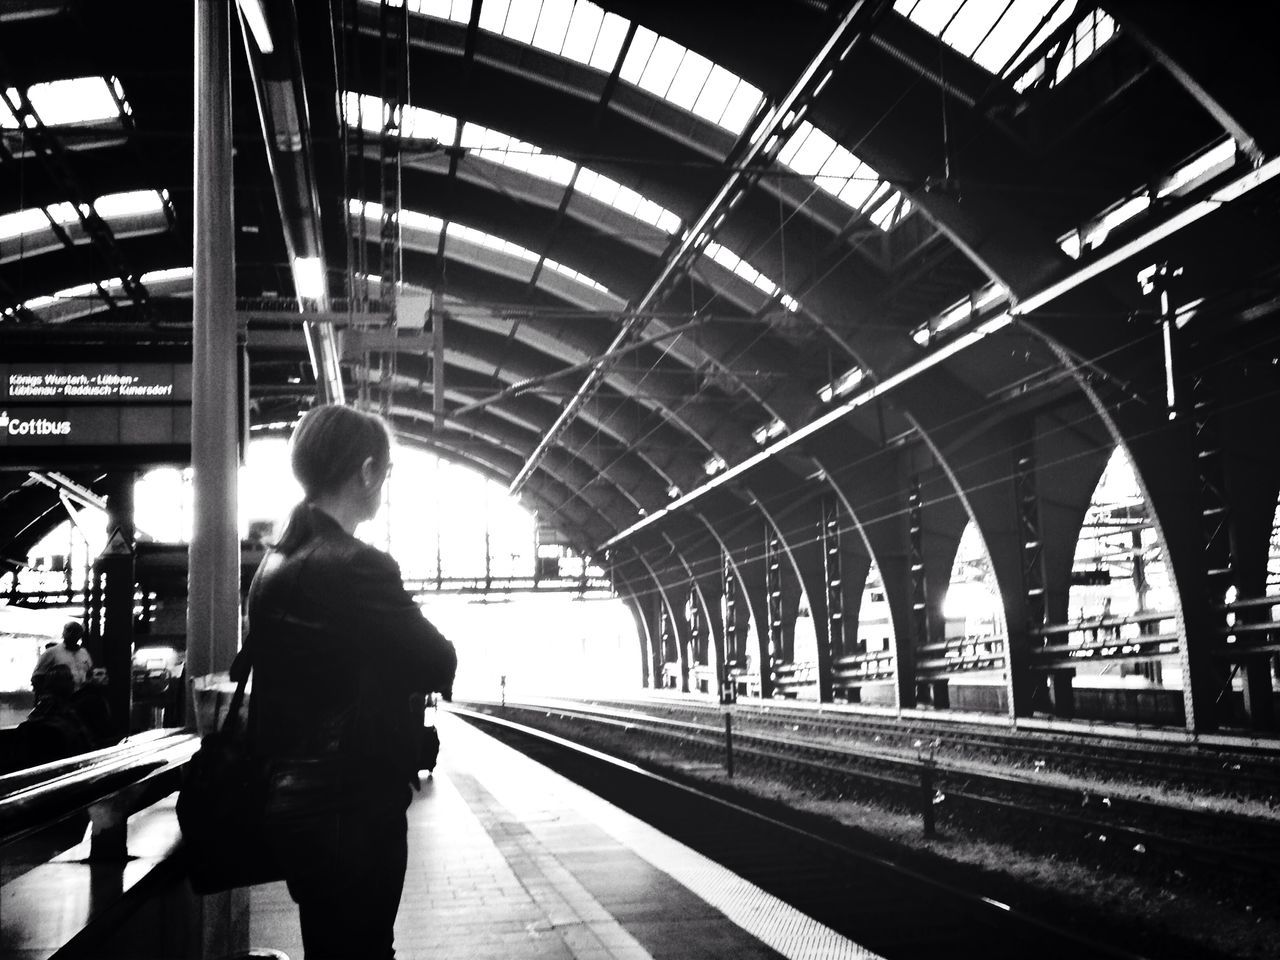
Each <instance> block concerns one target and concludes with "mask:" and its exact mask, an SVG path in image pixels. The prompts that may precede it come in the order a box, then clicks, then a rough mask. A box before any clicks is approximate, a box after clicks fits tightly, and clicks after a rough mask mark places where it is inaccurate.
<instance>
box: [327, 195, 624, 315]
mask: <svg viewBox="0 0 1280 960" xmlns="http://www.w3.org/2000/svg"><path fill="white" fill-rule="evenodd" d="M347 209H348V210H350V211H351V214H352V216H357V217H358V216H360V214H361V212H362V211H363V213H364V215H365V217H366V218H367V219H370V220H381V219H382V205H381V204H379V203H363V204H362V203H361V202H360V201H359V200H355V199H352V200H348V201H347ZM400 223H401V224H402V225H403V226H405V227H409V228H411V229H415V230H422V231H424V232H427V233H435V234H439V233H440V232H441V231H442V230H444V228H445V223H444V221H443V220H441V219H440V218H439V217H433V216H432V215H431V214H429V213H422V212H420V211H417V210H402V211H401V212H400ZM448 235H449V237H450V238H452V239H457V240H462V241H465V242H467V243H472V244H475V245H476V246H479V247H484V248H485V249H487V250H495V251H497V252H498V253H502V254H505V255H506V256H509V257H514V258H515V259H517V260H522V261H525V262H527V263H537V262H538V261H539V260H542V264H543V267H545V268H546V269H548V270H552V271H554V272H555V273H558V274H561V275H563V276H566V277H568V278H570V279H571V280H575V281H577V282H578V283H581V284H583V285H584V286H588V287H590V288H591V289H593V290H599V291H600V292H601V293H607V294H609V295H610V296H612V295H613V293H612V291H610V290H609V288H608V287H606V286H604V285H603V284H602V283H600V282H598V281H596V280H594V279H592V278H591V277H589V276H587V275H586V274H584V273H581V272H579V271H577V270H574V269H573V268H571V267H566V266H565V265H564V264H562V263H559V262H558V261H555V260H551V259H545V258H542V257H539V256H538V254H536V253H534V252H533V251H532V250H529V249H527V248H526V247H522V246H520V245H519V244H516V243H512V242H511V241H510V240H504V239H503V238H502V237H496V236H494V235H493V234H491V233H485V232H484V231H483V230H477V229H476V228H475V227H469V226H467V225H466V224H465V223H459V222H458V221H456V220H451V221H449V232H448Z"/></svg>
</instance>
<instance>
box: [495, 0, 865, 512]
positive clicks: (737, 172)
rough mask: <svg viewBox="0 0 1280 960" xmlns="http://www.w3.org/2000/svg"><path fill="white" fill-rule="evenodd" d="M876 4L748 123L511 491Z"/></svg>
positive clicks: (860, 1)
mask: <svg viewBox="0 0 1280 960" xmlns="http://www.w3.org/2000/svg"><path fill="white" fill-rule="evenodd" d="M872 6H875V7H876V8H877V10H879V9H882V8H883V6H884V4H883V3H879V2H873V0H854V2H853V3H852V4H850V5H849V6H848V8H847V9H846V11H845V13H844V14H843V15H842V16H841V17H840V19H839V22H838V23H837V25H836V27H835V29H834V30H833V31H832V33H831V35H830V36H829V37H828V38H827V40H826V42H825V43H824V44H823V45H822V47H821V48H820V49H819V50H818V52H817V54H815V56H814V57H813V58H812V59H811V60H810V61H809V63H808V64H807V65H806V66H805V68H804V69H803V70H802V71H801V72H800V75H799V77H798V78H797V79H796V81H795V82H794V83H793V84H792V85H791V88H790V90H788V91H787V93H786V95H785V96H783V97H782V99H781V100H779V101H778V102H777V103H776V104H774V106H773V107H772V108H771V109H769V110H766V111H764V112H763V113H761V114H759V115H758V116H757V117H756V119H755V120H754V121H753V122H752V123H750V124H749V125H748V126H747V129H746V130H745V131H744V132H743V134H742V136H741V137H740V138H739V140H738V143H737V144H736V145H735V147H734V149H733V150H732V151H730V153H729V156H728V157H726V158H725V166H726V167H728V168H730V169H731V170H732V172H731V173H730V175H729V177H728V178H727V179H726V180H725V182H724V184H723V185H722V186H721V187H720V189H719V190H718V191H717V192H716V195H715V197H714V198H713V199H712V200H711V202H710V203H709V204H708V205H707V206H706V208H705V209H704V210H703V211H702V213H701V214H700V215H699V216H698V217H697V218H696V219H695V220H694V221H693V224H692V225H691V226H689V227H687V228H686V229H685V230H684V231H683V233H682V234H681V235H680V236H679V238H678V240H677V241H676V242H675V244H674V246H673V247H672V248H671V249H670V250H669V251H668V252H667V253H666V255H665V256H664V257H663V262H662V266H661V267H660V268H659V270H658V276H657V277H656V278H655V279H654V281H653V282H652V283H651V284H650V285H649V288H648V289H647V290H646V291H645V293H644V294H643V295H642V296H641V297H640V298H639V299H638V300H636V301H634V302H632V303H630V304H628V307H627V310H626V313H625V314H624V319H623V322H622V329H621V330H619V331H618V333H617V335H616V336H615V337H614V338H613V341H612V342H611V343H610V344H609V346H608V348H607V349H606V350H605V352H604V353H603V354H602V355H601V356H600V358H599V359H598V360H597V361H596V363H595V364H594V365H593V366H592V368H591V372H590V373H589V374H588V375H587V378H586V380H585V381H583V383H582V386H580V387H579V388H578V390H577V392H576V393H575V394H574V395H573V397H572V398H571V399H570V401H569V403H568V404H566V405H565V408H564V410H563V411H561V413H560V416H559V417H558V418H557V420H556V422H555V423H554V424H553V425H552V427H551V429H550V430H549V431H547V433H546V435H545V436H544V437H543V438H542V439H541V440H540V441H539V442H538V446H537V447H536V448H535V449H534V451H533V453H531V454H530V455H529V459H528V460H527V461H525V464H524V466H523V467H521V468H520V471H519V472H518V473H517V474H516V475H515V477H514V478H513V479H512V481H511V485H510V487H509V488H508V489H509V492H510V493H511V494H513V495H514V494H516V493H518V492H519V490H520V488H521V487H522V486H523V485H524V484H525V482H526V481H527V480H528V479H529V476H530V474H532V473H533V471H534V470H536V469H537V468H538V464H539V463H540V462H541V461H542V458H543V457H545V456H546V454H547V451H548V450H549V449H550V448H551V447H552V446H553V445H554V444H555V443H556V442H557V441H558V440H559V438H560V435H561V434H562V433H563V432H564V429H565V427H566V426H567V425H568V424H569V423H570V422H571V421H572V420H573V419H574V418H575V417H576V416H577V415H578V411H579V410H581V409H582V407H583V406H584V405H585V404H586V403H587V402H588V401H589V400H590V399H591V397H592V396H593V395H594V394H595V391H596V389H597V388H598V387H599V385H600V383H601V381H602V380H603V379H604V376H605V373H606V372H607V371H608V369H609V368H610V367H611V366H612V365H613V363H614V362H615V357H616V356H617V354H618V353H619V352H620V351H621V350H622V349H623V347H624V346H625V345H626V343H627V341H628V340H629V339H630V338H631V337H632V336H633V335H634V334H636V333H638V332H639V331H640V330H641V329H643V327H644V326H645V324H646V323H647V322H648V318H647V317H645V316H644V314H645V312H646V311H648V310H649V309H650V308H651V307H652V306H654V305H655V304H656V303H658V302H659V301H660V300H661V298H662V297H663V296H665V294H666V293H668V292H669V291H670V289H671V287H672V286H673V285H674V284H675V283H677V282H679V280H680V279H681V278H682V277H683V276H684V275H685V273H686V272H687V271H688V270H689V268H690V267H691V266H692V265H693V263H694V262H695V261H696V260H697V259H698V258H699V257H700V256H702V253H703V251H704V250H705V249H706V247H707V244H708V243H709V242H710V241H711V238H712V236H713V235H714V233H715V232H716V230H718V229H719V228H720V225H721V224H722V223H723V222H724V219H725V217H726V216H728V214H729V212H730V211H731V210H732V209H733V208H734V206H736V205H737V203H738V201H740V200H741V199H742V198H743V197H744V196H745V195H746V194H747V192H748V191H750V190H751V188H752V187H753V186H754V185H755V183H756V181H757V180H758V179H759V177H760V175H761V174H762V173H763V172H765V171H766V170H767V169H768V168H769V166H770V165H771V164H772V162H773V160H774V159H775V158H776V157H777V155H778V153H779V152H780V151H781V150H782V147H783V146H784V145H785V144H786V142H787V140H788V138H789V136H790V134H791V132H792V131H794V130H795V129H796V128H797V127H798V125H799V124H800V123H801V121H802V120H803V118H804V116H805V114H806V113H807V111H808V107H809V105H810V103H811V102H812V100H813V98H814V96H816V93H817V91H818V90H820V89H821V88H822V86H823V85H825V83H826V82H827V80H828V79H829V78H830V76H831V74H832V73H834V72H835V70H836V68H837V67H838V66H839V63H840V62H841V61H843V60H844V58H845V57H846V56H848V54H849V52H850V51H851V50H852V48H853V45H854V44H855V43H856V42H857V41H858V40H859V39H860V38H862V37H863V36H866V35H867V34H868V32H869V31H868V30H867V27H868V26H869V25H870V24H873V23H874V22H875V17H871V18H869V19H868V17H867V16H866V13H865V11H866V10H867V8H869V7H872Z"/></svg>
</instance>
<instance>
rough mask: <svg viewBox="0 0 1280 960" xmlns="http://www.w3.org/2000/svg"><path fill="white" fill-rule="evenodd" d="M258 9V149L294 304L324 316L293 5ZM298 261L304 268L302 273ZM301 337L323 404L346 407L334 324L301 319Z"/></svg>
mask: <svg viewBox="0 0 1280 960" xmlns="http://www.w3.org/2000/svg"><path fill="white" fill-rule="evenodd" d="M262 6H263V9H264V14H265V16H266V21H267V36H268V37H269V42H268V43H266V46H265V47H264V46H263V44H264V38H258V37H255V35H254V33H253V31H252V29H251V28H250V25H249V24H248V23H247V22H245V19H244V17H243V13H242V15H241V27H242V31H241V32H242V33H243V35H244V46H245V55H246V57H247V59H248V61H249V72H250V73H251V74H252V76H253V88H254V93H255V95H256V99H257V104H258V116H259V118H260V120H261V124H262V139H263V145H264V146H265V148H266V151H267V165H268V166H269V167H270V169H271V181H272V183H273V185H274V186H275V193H276V205H277V207H278V208H279V211H280V221H281V226H282V228H283V232H284V241H285V247H286V249H287V253H288V256H289V263H290V265H291V267H292V268H293V276H294V285H295V288H299V287H302V289H295V292H296V293H297V294H298V299H299V307H302V308H305V306H306V304H307V303H311V304H314V306H315V309H316V310H317V311H319V312H322V313H323V312H325V311H327V310H328V309H329V290H328V274H327V269H326V259H325V250H324V233H323V231H322V229H321V223H320V200H319V193H318V190H317V188H316V174H315V162H314V147H313V145H312V142H311V122H310V118H309V113H308V107H307V92H306V84H305V81H304V75H303V72H302V53H301V50H300V49H299V42H298V24H297V20H296V17H295V14H294V9H293V4H292V3H264V4H263V5H262ZM299 261H302V262H303V263H304V264H306V265H307V266H306V267H305V268H300V267H299ZM302 269H305V270H307V271H308V272H309V275H310V276H311V277H315V276H316V275H317V274H318V276H319V285H318V287H317V288H315V289H306V287H305V285H304V284H303V283H300V281H299V277H300V275H301V273H302ZM304 301H306V302H305V303H304ZM303 332H304V335H305V337H306V341H307V354H308V355H309V356H310V358H311V366H312V368H313V369H314V370H315V378H316V385H317V386H318V388H319V390H320V399H321V400H322V401H323V402H325V403H342V402H344V401H345V399H346V396H345V391H344V389H343V386H342V367H341V355H340V352H339V349H338V342H337V334H336V333H335V331H334V328H333V326H332V324H329V323H324V322H317V321H306V322H305V323H304V326H303Z"/></svg>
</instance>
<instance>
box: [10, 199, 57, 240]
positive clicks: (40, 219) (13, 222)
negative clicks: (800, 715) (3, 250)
mask: <svg viewBox="0 0 1280 960" xmlns="http://www.w3.org/2000/svg"><path fill="white" fill-rule="evenodd" d="M48 226H49V218H48V217H46V216H45V212H44V208H42V207H27V208H26V209H25V210H18V211H16V212H14V213H6V214H4V215H3V216H0V240H12V239H14V238H15V237H21V236H23V235H24V234H28V233H35V232H36V231H37V230H43V229H45V228H46V227H48Z"/></svg>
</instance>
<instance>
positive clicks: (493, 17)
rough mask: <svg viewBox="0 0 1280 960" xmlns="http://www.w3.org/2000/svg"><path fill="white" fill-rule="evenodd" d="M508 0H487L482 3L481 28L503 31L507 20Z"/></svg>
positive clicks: (497, 31) (491, 31) (492, 31)
mask: <svg viewBox="0 0 1280 960" xmlns="http://www.w3.org/2000/svg"><path fill="white" fill-rule="evenodd" d="M507 6H508V4H507V0H485V2H484V3H483V4H481V5H480V29H481V30H488V31H489V32H490V33H501V32H502V27H503V25H504V24H505V23H506V22H507Z"/></svg>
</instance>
